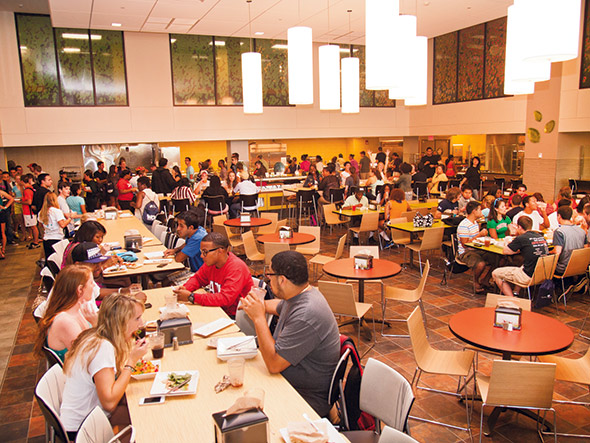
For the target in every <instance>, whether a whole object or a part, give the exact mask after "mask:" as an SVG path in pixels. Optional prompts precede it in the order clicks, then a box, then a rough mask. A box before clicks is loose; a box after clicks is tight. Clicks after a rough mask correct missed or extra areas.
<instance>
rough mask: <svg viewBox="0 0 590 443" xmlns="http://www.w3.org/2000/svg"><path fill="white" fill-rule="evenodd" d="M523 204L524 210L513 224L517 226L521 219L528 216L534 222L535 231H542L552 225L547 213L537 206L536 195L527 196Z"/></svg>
mask: <svg viewBox="0 0 590 443" xmlns="http://www.w3.org/2000/svg"><path fill="white" fill-rule="evenodd" d="M522 203H523V205H524V209H523V210H522V211H521V212H519V213H518V214H516V215H515V216H514V218H513V219H512V223H515V224H516V223H517V222H518V219H519V218H520V217H522V216H525V215H526V216H528V217H529V218H530V219H531V220H532V221H533V227H532V230H533V231H540V230H542V229H547V228H549V226H550V223H549V219H548V218H547V213H546V212H545V210H544V209H542V208H541V207H539V206H538V205H537V199H536V198H535V196H534V195H527V196H526V197H525V198H523V199H522Z"/></svg>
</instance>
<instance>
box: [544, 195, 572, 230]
mask: <svg viewBox="0 0 590 443" xmlns="http://www.w3.org/2000/svg"><path fill="white" fill-rule="evenodd" d="M562 206H570V207H571V206H572V200H568V199H567V198H562V199H561V200H559V201H558V202H557V209H559V208H561V207H562ZM572 217H573V208H572ZM547 219H548V220H549V229H551V230H556V229H557V228H558V227H559V221H557V210H556V211H553V212H552V213H551V214H549V215H548V216H547Z"/></svg>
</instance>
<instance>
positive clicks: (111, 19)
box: [90, 13, 144, 31]
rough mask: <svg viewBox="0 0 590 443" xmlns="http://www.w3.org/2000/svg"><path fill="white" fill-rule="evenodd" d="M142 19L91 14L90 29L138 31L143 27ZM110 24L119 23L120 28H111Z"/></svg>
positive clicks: (139, 17) (138, 17)
mask: <svg viewBox="0 0 590 443" xmlns="http://www.w3.org/2000/svg"><path fill="white" fill-rule="evenodd" d="M143 22H144V17H141V16H128V15H126V16H122V15H117V16H113V15H111V14H98V13H96V14H92V22H91V24H90V25H91V27H92V28H98V29H114V30H121V31H139V30H140V29H141V27H142V25H143ZM112 23H121V26H120V27H113V26H112Z"/></svg>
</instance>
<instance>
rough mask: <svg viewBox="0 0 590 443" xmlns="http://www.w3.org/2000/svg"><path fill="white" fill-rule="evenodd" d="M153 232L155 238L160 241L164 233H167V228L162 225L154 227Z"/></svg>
mask: <svg viewBox="0 0 590 443" xmlns="http://www.w3.org/2000/svg"><path fill="white" fill-rule="evenodd" d="M152 232H153V233H154V236H155V237H156V238H157V239H158V240H159V239H160V237H161V236H162V232H166V226H164V225H162V224H159V225H157V226H152Z"/></svg>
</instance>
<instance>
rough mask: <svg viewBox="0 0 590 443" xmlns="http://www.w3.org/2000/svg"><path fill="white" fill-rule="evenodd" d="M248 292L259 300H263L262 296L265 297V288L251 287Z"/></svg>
mask: <svg viewBox="0 0 590 443" xmlns="http://www.w3.org/2000/svg"><path fill="white" fill-rule="evenodd" d="M250 293H251V294H252V295H254V296H256V297H258V298H259V299H260V300H264V297H266V290H265V289H262V288H259V287H253V288H252V289H250Z"/></svg>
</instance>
